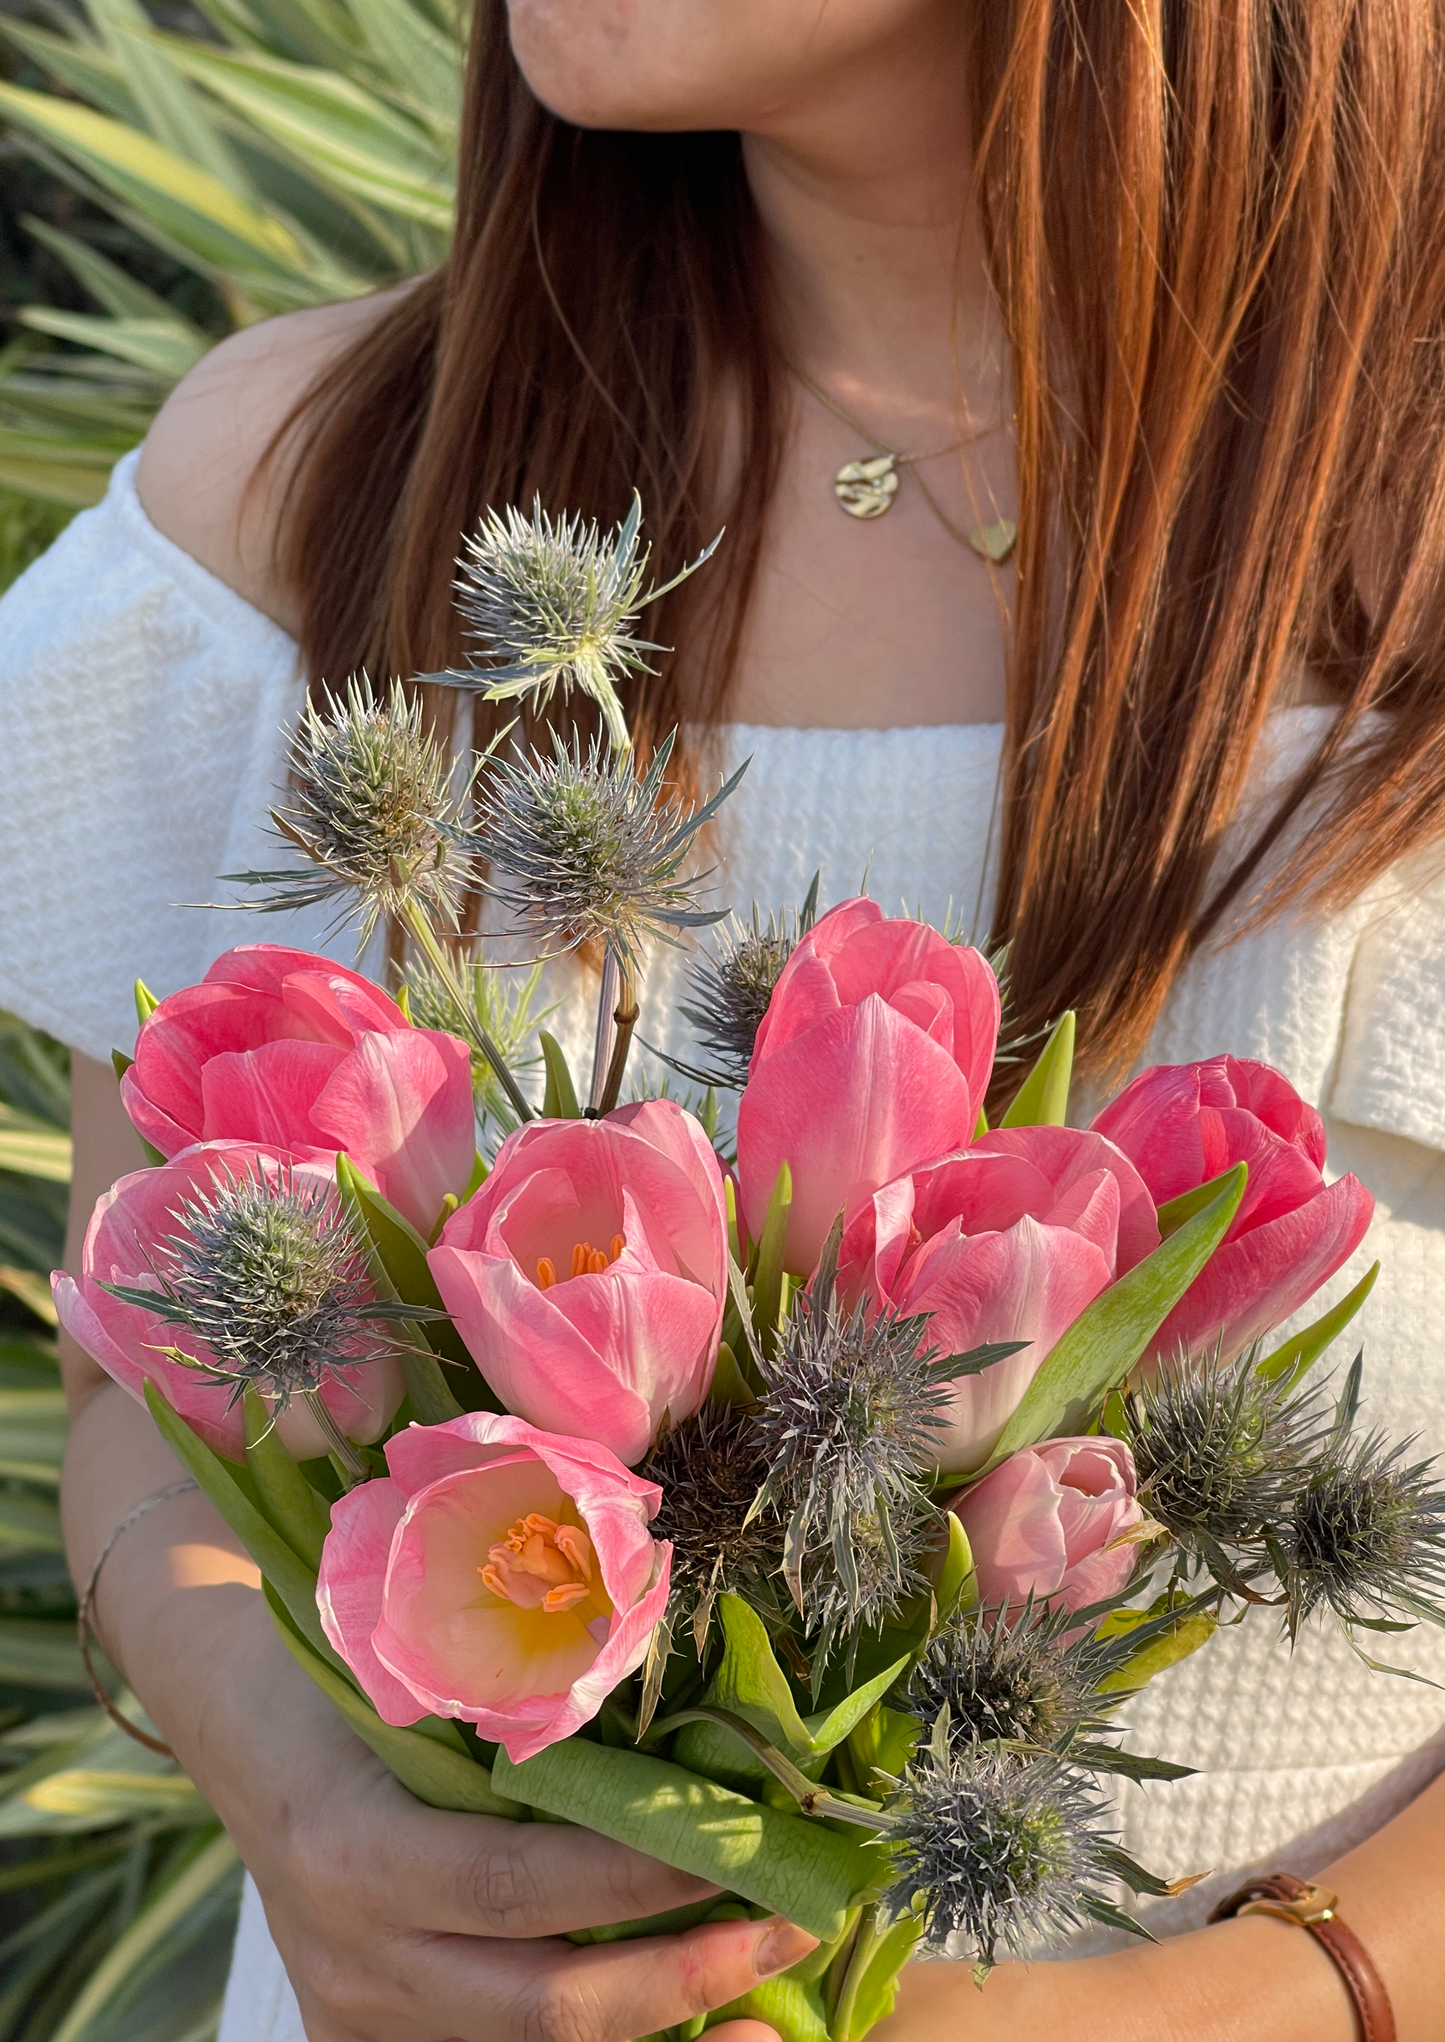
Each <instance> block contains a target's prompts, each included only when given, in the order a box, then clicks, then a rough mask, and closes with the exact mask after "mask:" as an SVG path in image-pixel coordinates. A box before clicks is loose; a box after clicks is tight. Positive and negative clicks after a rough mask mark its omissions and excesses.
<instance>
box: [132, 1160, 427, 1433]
mask: <svg viewBox="0 0 1445 2042" xmlns="http://www.w3.org/2000/svg"><path fill="white" fill-rule="evenodd" d="M154 1273H155V1276H156V1279H157V1282H158V1284H159V1289H158V1290H142V1289H138V1288H131V1287H127V1286H125V1285H120V1284H107V1285H105V1288H106V1289H107V1290H109V1291H110V1292H111V1294H112V1296H114V1297H118V1298H120V1299H122V1300H123V1301H124V1302H125V1303H127V1304H132V1305H138V1306H140V1307H141V1309H142V1310H144V1311H148V1312H152V1313H154V1314H155V1315H156V1316H157V1317H158V1318H161V1319H165V1320H167V1321H169V1322H170V1323H171V1324H173V1325H179V1326H184V1327H186V1328H187V1330H188V1331H189V1332H191V1333H192V1334H194V1335H195V1337H196V1339H197V1340H199V1341H201V1342H202V1343H203V1344H204V1345H205V1347H206V1348H207V1349H208V1350H209V1354H210V1358H209V1359H208V1360H206V1361H199V1360H197V1359H195V1358H194V1357H193V1356H191V1355H190V1354H188V1353H186V1352H185V1351H184V1350H183V1349H180V1348H172V1349H168V1350H167V1352H168V1353H169V1355H170V1358H171V1359H172V1360H174V1361H177V1362H180V1363H182V1364H183V1365H185V1366H186V1367H190V1368H195V1369H198V1370H199V1371H200V1372H201V1373H203V1374H205V1375H208V1376H210V1377H211V1379H212V1380H213V1381H216V1382H219V1383H227V1384H229V1385H230V1386H231V1400H230V1401H231V1402H232V1403H235V1402H237V1401H238V1400H239V1399H240V1397H241V1396H242V1395H243V1393H244V1392H245V1391H246V1389H248V1388H254V1389H258V1390H261V1391H263V1392H264V1393H265V1395H266V1396H267V1397H268V1398H269V1399H270V1400H271V1401H272V1402H273V1403H275V1404H276V1405H278V1406H279V1407H281V1408H282V1409H284V1408H285V1407H286V1405H287V1404H289V1402H290V1401H291V1399H292V1397H293V1396H309V1395H310V1394H311V1393H313V1392H315V1391H317V1390H319V1389H320V1387H321V1385H322V1384H323V1383H324V1382H325V1381H326V1380H327V1378H328V1377H329V1376H332V1375H334V1374H335V1373H336V1372H337V1371H338V1370H342V1369H348V1368H354V1367H356V1366H357V1365H358V1364H359V1363H365V1362H371V1361H377V1360H380V1359H382V1358H383V1357H384V1356H386V1355H388V1354H393V1353H395V1352H396V1336H395V1335H394V1334H392V1333H389V1332H388V1330H387V1322H388V1321H397V1320H400V1319H403V1318H406V1319H414V1318H417V1317H419V1316H422V1317H424V1316H427V1315H426V1314H425V1313H418V1311H417V1309H416V1308H415V1307H414V1306H410V1305H400V1304H396V1303H391V1302H387V1301H385V1300H382V1299H379V1298H378V1297H377V1296H376V1293H375V1290H374V1288H373V1286H372V1282H371V1278H370V1275H369V1273H368V1269H367V1263H366V1258H365V1254H364V1251H363V1245H362V1242H361V1239H360V1237H359V1234H358V1232H357V1229H356V1224H355V1222H354V1220H353V1219H352V1218H351V1216H350V1214H349V1213H348V1211H347V1210H346V1208H345V1207H344V1206H343V1205H342V1203H341V1201H340V1199H339V1198H338V1196H337V1194H336V1192H335V1191H334V1189H332V1188H331V1187H329V1186H326V1185H321V1184H316V1183H313V1182H310V1181H305V1180H301V1179H298V1178H297V1177H296V1176H295V1175H294V1174H293V1173H292V1171H291V1170H290V1169H289V1168H286V1167H284V1166H283V1167H282V1168H281V1169H280V1170H279V1172H278V1174H277V1175H276V1177H275V1178H274V1179H272V1178H270V1177H268V1176H267V1175H266V1174H265V1173H264V1172H262V1171H260V1170H257V1171H256V1172H254V1173H253V1174H248V1175H236V1174H234V1173H228V1174H227V1175H225V1176H221V1177H218V1178H216V1180H215V1181H214V1183H213V1184H212V1185H211V1186H210V1187H209V1188H207V1189H205V1190H197V1191H195V1192H193V1193H192V1194H191V1195H190V1196H189V1197H187V1198H186V1199H185V1200H184V1201H183V1202H182V1203H181V1205H180V1207H179V1208H178V1210H177V1212H176V1215H175V1230H174V1232H172V1233H171V1234H168V1235H167V1236H166V1237H165V1238H164V1239H163V1240H162V1241H161V1242H160V1243H159V1245H158V1250H157V1255H156V1263H155V1272H154Z"/></svg>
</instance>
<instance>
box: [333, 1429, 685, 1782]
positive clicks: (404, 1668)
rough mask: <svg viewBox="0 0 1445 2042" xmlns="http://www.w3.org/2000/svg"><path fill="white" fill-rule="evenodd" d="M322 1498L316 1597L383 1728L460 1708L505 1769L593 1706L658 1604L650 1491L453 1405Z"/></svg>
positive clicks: (659, 1557)
mask: <svg viewBox="0 0 1445 2042" xmlns="http://www.w3.org/2000/svg"><path fill="white" fill-rule="evenodd" d="M386 1460H387V1466H388V1467H389V1468H390V1470H391V1473H390V1475H389V1476H383V1477H381V1478H379V1479H378V1480H375V1481H371V1482H365V1483H363V1484H362V1485H361V1486H360V1487H359V1488H356V1489H353V1490H351V1491H350V1493H349V1494H348V1495H346V1496H343V1497H342V1498H341V1500H340V1502H339V1503H336V1504H334V1505H333V1506H332V1512H331V1530H330V1533H329V1534H328V1536H327V1539H326V1545H325V1548H324V1550H323V1552H322V1555H321V1578H320V1580H319V1582H318V1583H317V1590H316V1597H317V1602H318V1604H319V1606H320V1610H321V1622H322V1625H323V1627H324V1629H325V1631H326V1635H327V1637H328V1638H329V1639H330V1640H331V1642H332V1644H333V1645H334V1646H335V1647H336V1650H337V1651H338V1652H339V1653H340V1654H341V1656H342V1658H343V1659H344V1660H345V1661H346V1663H347V1665H348V1666H349V1667H350V1668H351V1670H352V1672H353V1673H354V1674H355V1675H356V1677H357V1679H358V1680H359V1681H360V1683H361V1685H362V1687H363V1688H364V1689H365V1691H366V1693H367V1694H368V1695H369V1696H370V1698H371V1700H372V1702H373V1704H374V1705H375V1707H376V1710H377V1712H378V1714H379V1715H380V1716H381V1718H382V1720H383V1721H384V1722H387V1723H396V1724H405V1723H415V1722H416V1720H417V1718H418V1717H420V1716H425V1715H437V1716H459V1717H460V1718H461V1719H462V1720H463V1721H464V1722H467V1723H475V1724H476V1726H477V1728H478V1730H479V1731H480V1732H481V1733H482V1735H483V1737H486V1738H489V1739H491V1740H492V1741H493V1742H495V1743H500V1744H503V1745H505V1746H506V1750H507V1756H508V1758H510V1759H511V1760H512V1761H513V1762H514V1763H516V1764H520V1763H521V1761H522V1760H523V1759H526V1758H530V1757H531V1756H532V1754H533V1753H534V1752H538V1751H541V1750H543V1749H545V1747H546V1746H547V1745H549V1744H555V1743H557V1742H558V1740H559V1739H560V1738H563V1737H570V1736H571V1734H572V1732H573V1731H574V1730H576V1729H578V1728H580V1726H581V1725H582V1724H583V1723H587V1722H590V1721H591V1719H592V1718H593V1717H594V1716H595V1715H596V1714H597V1711H598V1710H599V1709H600V1708H601V1706H602V1704H603V1702H604V1701H605V1700H606V1698H607V1696H608V1694H609V1693H610V1692H611V1690H612V1689H613V1688H614V1687H616V1685H617V1683H618V1682H619V1681H620V1680H624V1679H625V1678H626V1677H627V1675H628V1674H629V1673H632V1672H634V1671H635V1670H636V1668H637V1667H638V1666H639V1665H641V1663H642V1660H643V1658H644V1656H645V1654H646V1652H647V1646H648V1641H649V1640H650V1638H651V1636H652V1633H653V1630H654V1629H655V1627H656V1625H657V1624H658V1622H659V1621H660V1620H661V1617H662V1615H663V1612H664V1611H665V1609H666V1607H667V1594H668V1573H669V1568H670V1565H671V1560H672V1548H671V1546H669V1545H666V1544H658V1543H656V1542H655V1541H654V1540H653V1539H652V1538H651V1537H650V1536H649V1534H648V1530H647V1525H648V1520H649V1519H650V1518H652V1517H653V1516H655V1515H656V1512H657V1506H658V1504H659V1503H660V1502H661V1500H662V1491H661V1490H660V1489H659V1488H658V1487H657V1486H656V1484H655V1483H652V1482H643V1481H640V1480H639V1479H638V1477H637V1476H636V1475H631V1474H629V1473H628V1471H627V1469H626V1468H624V1467H623V1466H622V1464H621V1462H620V1461H618V1460H616V1459H615V1458H614V1457H613V1456H612V1455H611V1454H610V1453H608V1451H607V1449H606V1447H602V1446H597V1445H595V1444H594V1443H593V1442H592V1441H591V1440H587V1439H565V1438H560V1437H558V1436H557V1435H556V1434H554V1433H550V1432H538V1431H536V1430H535V1429H534V1428H533V1427H532V1426H530V1425H526V1424H524V1423H523V1422H522V1420H521V1419H520V1418H498V1417H494V1416H492V1415H491V1414H490V1413H488V1412H480V1411H478V1412H468V1413H466V1415H465V1416H463V1417H461V1418H453V1419H450V1420H449V1421H448V1422H447V1423H446V1424H445V1425H428V1426H421V1425H413V1426H410V1427H409V1428H408V1429H407V1430H406V1431H405V1432H399V1433H398V1434H397V1435H396V1437H395V1438H394V1439H391V1440H388V1442H387V1446H386Z"/></svg>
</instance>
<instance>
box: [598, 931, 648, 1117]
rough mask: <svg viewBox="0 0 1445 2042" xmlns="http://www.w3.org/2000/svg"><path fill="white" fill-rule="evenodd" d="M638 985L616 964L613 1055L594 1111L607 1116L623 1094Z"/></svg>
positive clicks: (625, 970)
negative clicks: (623, 1081)
mask: <svg viewBox="0 0 1445 2042" xmlns="http://www.w3.org/2000/svg"><path fill="white" fill-rule="evenodd" d="M637 1011H638V1010H637V982H636V980H635V979H634V978H633V976H632V973H631V972H630V971H629V970H628V968H627V966H626V965H625V964H623V963H621V962H620V961H619V964H618V968H617V1005H616V1006H615V1007H614V1008H613V1010H612V1027H613V1034H612V1055H611V1057H610V1059H609V1060H608V1064H607V1081H606V1083H605V1084H604V1085H603V1087H602V1097H601V1099H600V1101H599V1102H598V1107H597V1111H598V1112H599V1114H601V1113H610V1112H611V1111H612V1109H613V1107H614V1106H615V1105H616V1104H617V1101H618V1098H619V1096H620V1094H621V1091H622V1073H623V1071H624V1070H625V1069H626V1067H627V1052H628V1050H629V1049H630V1048H631V1047H632V1031H633V1029H634V1028H635V1027H636V1026H637Z"/></svg>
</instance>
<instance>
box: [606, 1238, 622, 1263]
mask: <svg viewBox="0 0 1445 2042" xmlns="http://www.w3.org/2000/svg"><path fill="white" fill-rule="evenodd" d="M626 1246H627V1236H626V1235H625V1234H614V1235H613V1236H612V1252H611V1253H610V1255H609V1256H608V1258H607V1259H608V1261H609V1262H615V1261H616V1260H617V1258H618V1256H619V1255H620V1254H621V1253H622V1251H623V1249H624V1248H625V1247H626Z"/></svg>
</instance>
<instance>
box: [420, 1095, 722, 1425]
mask: <svg viewBox="0 0 1445 2042" xmlns="http://www.w3.org/2000/svg"><path fill="white" fill-rule="evenodd" d="M427 1259H428V1261H429V1262H430V1264H431V1270H432V1274H433V1276H434V1277H435V1278H436V1283H437V1289H438V1290H439V1291H440V1292H441V1294H442V1302H443V1303H444V1304H445V1305H446V1308H447V1310H448V1311H449V1312H450V1313H451V1315H452V1318H453V1320H454V1321H455V1323H456V1327H457V1330H458V1332H459V1333H460V1334H461V1336H462V1338H463V1340H464V1341H465V1342H466V1344H467V1347H468V1349H469V1350H470V1352H471V1354H472V1356H473V1358H474V1359H475V1361H476V1363H477V1366H478V1368H480V1370H481V1371H482V1374H483V1375H484V1376H485V1377H486V1379H487V1381H488V1382H489V1383H490V1384H491V1386H492V1388H493V1389H494V1390H495V1391H496V1393H497V1395H498V1396H499V1397H500V1398H501V1400H502V1402H503V1403H504V1404H505V1405H506V1406H507V1407H508V1409H509V1410H512V1411H516V1412H518V1413H520V1415H521V1416H522V1417H524V1418H526V1419H528V1420H529V1421H530V1422H531V1423H532V1424H534V1425H542V1426H545V1427H546V1428H547V1429H548V1430H550V1431H554V1432H566V1433H582V1434H585V1435H586V1436H587V1437H588V1438H589V1439H597V1440H601V1441H602V1443H603V1445H604V1446H606V1447H609V1448H610V1449H611V1450H612V1452H613V1453H615V1454H617V1455H619V1456H620V1458H621V1459H622V1460H624V1461H627V1462H636V1461H640V1460H641V1459H642V1457H643V1455H644V1454H645V1453H646V1452H647V1449H648V1447H649V1445H650V1444H651V1443H652V1441H653V1440H654V1439H655V1438H656V1436H657V1433H658V1430H659V1428H660V1427H661V1424H662V1420H663V1416H664V1413H669V1412H670V1413H671V1415H672V1417H673V1418H674V1419H678V1418H685V1417H687V1416H688V1414H689V1413H690V1412H693V1411H695V1410H696V1409H697V1407H698V1405H699V1404H700V1403H701V1402H702V1400H703V1398H704V1397H705V1396H706V1395H707V1391H708V1385H709V1383H710V1382H711V1380H712V1371H713V1364H714V1362H715V1361H716V1359H717V1348H718V1336H719V1333H720V1331H721V1327H722V1313H723V1302H724V1297H725V1294H726V1290H727V1210H726V1206H725V1204H724V1199H723V1181H722V1170H721V1167H720V1165H719V1163H718V1160H717V1157H716V1155H715V1154H714V1153H713V1150H712V1146H711V1144H710V1143H709V1141H708V1138H707V1136H706V1135H705V1134H704V1133H703V1131H702V1129H701V1127H699V1125H698V1123H697V1122H696V1121H695V1120H694V1119H693V1117H692V1115H691V1114H690V1113H684V1112H683V1110H682V1108H681V1107H680V1106H677V1105H675V1104H674V1103H673V1102H672V1101H671V1100H669V1099H651V1100H648V1101H646V1102H645V1103H644V1104H642V1105H637V1106H623V1107H620V1108H619V1109H618V1110H617V1111H616V1112H615V1113H609V1114H607V1115H606V1116H605V1117H604V1118H603V1119H601V1120H534V1121H532V1122H530V1123H529V1124H528V1125H527V1126H526V1127H523V1128H520V1129H519V1130H518V1131H517V1132H516V1133H515V1134H513V1135H509V1136H508V1138H507V1140H506V1141H504V1142H503V1144H502V1146H501V1148H500V1149H499V1150H498V1152H497V1160H496V1162H495V1164H494V1165H493V1167H492V1173H491V1175H490V1176H489V1177H488V1179H487V1181H486V1183H485V1184H484V1185H483V1186H482V1188H481V1190H480V1191H478V1192H477V1193H476V1195H475V1197H473V1198H470V1199H468V1201H467V1203H466V1204H465V1205H464V1206H462V1207H461V1208H460V1210H459V1211H457V1212H454V1213H453V1214H452V1216H451V1218H450V1219H449V1220H448V1221H447V1223H446V1226H445V1227H444V1228H443V1229H442V1235H441V1239H440V1241H439V1242H438V1243H437V1245H436V1247H435V1248H433V1249H432V1251H431V1254H430V1255H429V1256H428V1258H427Z"/></svg>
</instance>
